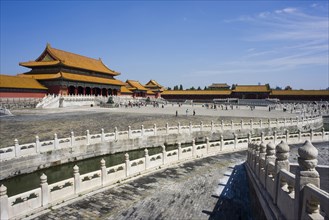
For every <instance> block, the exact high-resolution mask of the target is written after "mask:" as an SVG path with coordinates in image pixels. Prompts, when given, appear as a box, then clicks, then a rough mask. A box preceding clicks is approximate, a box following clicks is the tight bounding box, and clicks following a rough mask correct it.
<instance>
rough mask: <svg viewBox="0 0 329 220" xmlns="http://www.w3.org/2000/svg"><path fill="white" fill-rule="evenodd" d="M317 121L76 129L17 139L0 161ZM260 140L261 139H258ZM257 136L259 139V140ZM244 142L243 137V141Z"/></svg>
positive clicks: (301, 136)
mask: <svg viewBox="0 0 329 220" xmlns="http://www.w3.org/2000/svg"><path fill="white" fill-rule="evenodd" d="M312 124H318V125H322V117H321V116H320V117H309V118H304V119H303V120H301V119H299V118H290V119H276V120H266V121H262V120H260V121H252V120H250V121H247V122H246V121H243V120H241V121H240V122H239V123H234V122H232V121H230V122H224V121H221V123H220V124H215V123H213V122H212V123H211V124H208V125H206V124H203V123H202V122H201V123H200V124H199V125H192V123H190V124H189V125H180V124H179V123H178V124H177V126H169V125H168V124H166V126H165V127H157V125H154V126H153V127H151V128H144V126H143V125H142V126H141V129H136V130H132V129H131V128H130V126H128V130H126V131H118V129H117V128H114V131H113V132H110V133H105V132H104V130H103V129H101V131H102V132H101V133H98V134H90V133H89V131H86V135H83V136H74V132H71V135H70V137H65V138H58V137H57V135H56V134H54V138H53V139H52V140H46V141H40V139H39V137H38V136H36V138H35V142H34V143H27V144H19V141H18V140H17V139H15V141H14V146H10V147H5V148H1V149H0V162H1V161H5V160H10V159H12V158H19V157H23V156H29V155H35V154H42V153H45V152H49V151H54V150H57V149H64V148H75V147H77V146H81V145H97V144H102V143H105V142H113V141H118V140H124V139H134V138H140V137H146V136H159V135H169V134H192V133H193V132H200V131H204V132H206V131H208V132H212V133H215V132H218V133H222V132H224V131H231V132H232V133H234V132H235V131H238V130H242V129H246V130H248V129H267V128H287V127H289V126H297V127H298V128H302V127H303V126H305V125H312ZM328 134H329V132H325V131H322V132H313V131H312V130H311V132H310V133H301V132H300V133H298V134H289V133H288V132H286V133H285V134H283V135H277V134H276V133H274V134H273V135H271V136H266V137H265V136H262V137H260V138H262V139H264V140H272V141H274V142H276V141H278V140H280V139H285V140H286V141H287V140H288V139H290V142H294V141H295V142H300V141H301V140H305V139H310V140H312V141H313V140H314V141H317V140H320V141H322V140H326V139H325V138H326V136H327V135H328ZM258 139H259V138H258ZM258 139H257V140H258ZM240 141H241V140H240Z"/></svg>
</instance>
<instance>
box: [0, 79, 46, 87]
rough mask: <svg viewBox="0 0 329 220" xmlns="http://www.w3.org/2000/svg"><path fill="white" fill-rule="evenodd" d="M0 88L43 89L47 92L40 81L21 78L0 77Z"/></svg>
mask: <svg viewBox="0 0 329 220" xmlns="http://www.w3.org/2000/svg"><path fill="white" fill-rule="evenodd" d="M0 88H19V89H42V90H47V88H46V87H44V86H43V85H41V84H40V83H39V82H38V81H36V80H35V79H31V78H23V77H20V76H8V75H0Z"/></svg>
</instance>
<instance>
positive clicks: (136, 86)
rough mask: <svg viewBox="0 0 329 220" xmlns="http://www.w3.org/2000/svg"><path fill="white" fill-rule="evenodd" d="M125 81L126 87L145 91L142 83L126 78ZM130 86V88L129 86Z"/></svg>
mask: <svg viewBox="0 0 329 220" xmlns="http://www.w3.org/2000/svg"><path fill="white" fill-rule="evenodd" d="M126 83H127V84H128V87H127V88H128V89H131V90H136V89H137V90H140V91H147V88H145V87H144V86H142V84H141V83H140V82H138V81H136V80H127V81H126ZM129 87H130V88H129Z"/></svg>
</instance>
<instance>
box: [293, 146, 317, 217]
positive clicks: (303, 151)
mask: <svg viewBox="0 0 329 220" xmlns="http://www.w3.org/2000/svg"><path fill="white" fill-rule="evenodd" d="M298 155H299V157H298V165H299V166H298V167H297V170H296V178H295V181H296V182H295V187H296V188H295V216H296V217H298V219H305V218H306V216H309V215H313V214H315V215H316V214H318V213H319V204H318V202H317V201H316V200H315V199H314V198H312V197H311V198H310V199H309V200H308V201H307V204H306V207H305V208H304V210H303V199H304V198H303V197H304V191H303V188H304V187H305V186H306V184H309V183H311V184H313V185H315V186H316V187H320V175H319V173H318V172H317V171H316V170H315V167H316V165H317V164H318V160H317V157H318V150H317V149H316V148H315V147H314V146H313V145H312V143H311V142H310V141H309V140H307V141H305V143H304V145H303V146H302V147H300V148H298Z"/></svg>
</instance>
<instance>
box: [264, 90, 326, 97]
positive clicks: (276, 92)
mask: <svg viewBox="0 0 329 220" xmlns="http://www.w3.org/2000/svg"><path fill="white" fill-rule="evenodd" d="M270 95H273V96H274V95H276V96H292V95H293V96H295V95H296V96H308V95H309V96H329V90H272V92H271V94H270Z"/></svg>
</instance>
